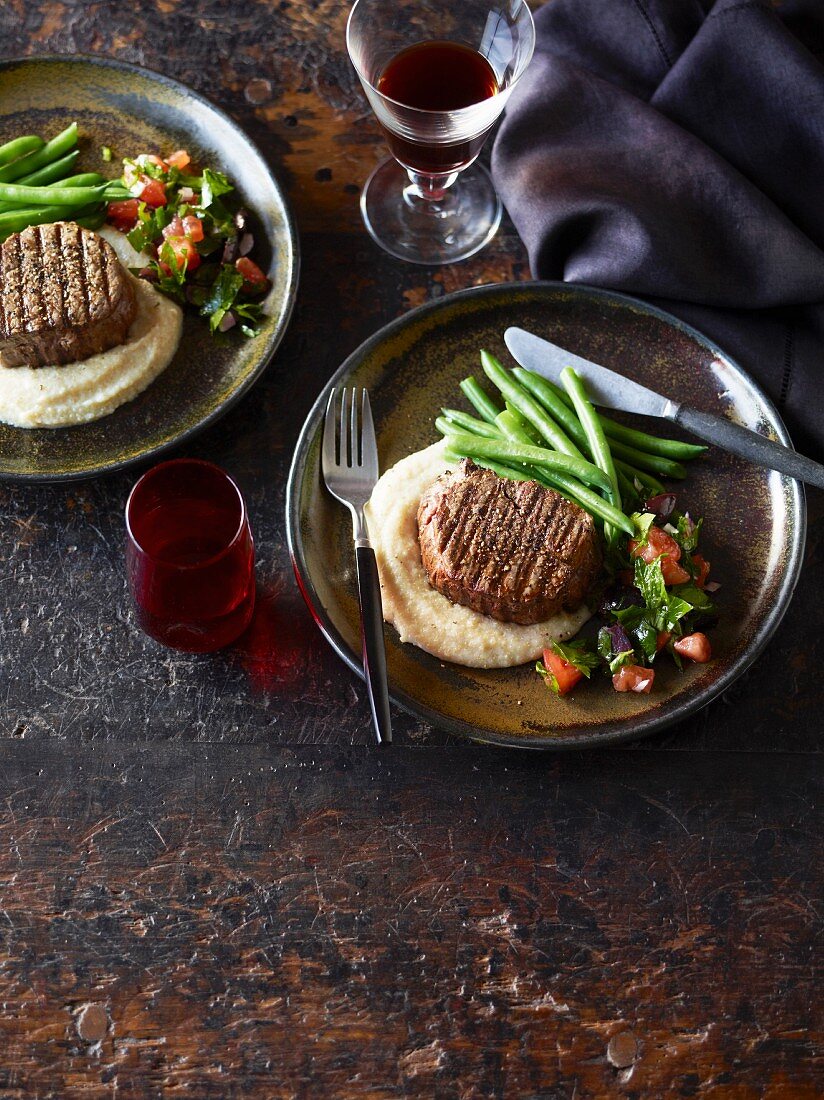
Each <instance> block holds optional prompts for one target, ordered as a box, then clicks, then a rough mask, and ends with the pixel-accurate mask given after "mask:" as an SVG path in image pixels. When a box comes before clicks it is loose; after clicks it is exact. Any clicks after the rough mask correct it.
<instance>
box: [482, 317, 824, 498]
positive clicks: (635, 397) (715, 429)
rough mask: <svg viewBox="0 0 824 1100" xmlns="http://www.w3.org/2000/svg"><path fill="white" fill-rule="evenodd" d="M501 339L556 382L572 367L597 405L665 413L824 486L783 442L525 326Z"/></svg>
mask: <svg viewBox="0 0 824 1100" xmlns="http://www.w3.org/2000/svg"><path fill="white" fill-rule="evenodd" d="M504 342H505V344H506V346H507V347H508V348H509V350H510V352H511V354H512V356H513V358H515V359H517V361H518V362H519V363H520V364H521V366H522V367H524V368H525V369H526V370H531V371H534V373H535V374H540V375H541V376H542V377H543V378H548V379H549V380H550V381H551V382H555V383H558V382H559V380H560V376H561V371H562V370H563V369H564V367H572V368H573V369H574V370H575V372H576V373H577V374H578V375H580V377H581V378H582V379H583V380H584V382H585V383H586V386H587V390H588V391H589V395H590V397H591V398H592V401H593V403H594V404H595V405H601V406H602V407H603V408H606V409H622V410H623V411H624V412H630V413H640V414H642V415H644V416H660V417H664V418H665V419H666V420H671V421H672V422H673V424H680V425H681V427H682V428H686V430H687V431H689V432H692V433H693V435H697V436H698V437H699V438H700V439H704V440H706V441H707V442H708V443H713V444H715V446H717V447H721V448H722V449H723V450H725V451H730V452H731V453H732V454H735V455H738V456H739V457H741V458H746V459H748V460H749V461H750V462H755V463H756V464H757V465H759V466H766V467H767V468H768V469H770V470H778V471H779V473H782V474H789V475H790V477H795V478H798V480H799V481H806V482H807V483H808V484H810V485H817V486H818V488H819V489H824V465H822V464H821V463H820V462H814V461H813V460H812V459H811V458H805V457H804V456H803V455H800V454H797V453H796V452H795V451H794V450H792V449H791V448H790V447H785V446H784V445H783V444H782V443H777V442H775V441H774V440H772V439H767V438H766V436H763V435H759V434H758V432H754V431H751V430H750V429H749V428H743V427H742V426H741V425H740V424H734V423H733V422H732V421H731V420H727V419H726V418H725V417H723V416H715V415H713V414H712V413H706V412H701V410H700V409H694V408H692V407H691V406H690V405H681V404H679V403H678V402H677V401H673V400H672V399H671V398H668V397H664V396H663V395H662V394H660V393H656V392H655V391H654V390H650V389H647V387H646V386H642V385H640V383H638V382H633V381H632V379H631V378H625V377H624V376H623V375H622V374H617V373H616V372H615V371H612V370H609V369H608V368H607V367H602V366H599V364H598V363H591V362H590V361H589V360H588V359H582V358H581V356H580V355H574V354H573V353H572V352H570V351H566V350H565V349H564V348H559V347H558V346H557V345H556V344H552V343H550V341H549V340H544V339H543V338H542V337H540V336H536V335H535V334H534V333H532V332H527V331H526V330H525V329H522V328H508V329H507V330H506V332H505V333H504Z"/></svg>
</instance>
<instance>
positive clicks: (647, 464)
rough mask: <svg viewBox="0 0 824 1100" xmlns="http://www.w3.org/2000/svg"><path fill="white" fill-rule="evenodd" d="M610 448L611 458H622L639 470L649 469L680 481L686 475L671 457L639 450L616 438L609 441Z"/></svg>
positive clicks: (678, 463)
mask: <svg viewBox="0 0 824 1100" xmlns="http://www.w3.org/2000/svg"><path fill="white" fill-rule="evenodd" d="M610 450H611V451H612V456H613V458H620V459H623V461H624V462H628V463H629V464H630V465H631V466H637V467H639V468H640V469H641V470H649V471H650V472H652V473H654V474H660V475H661V476H662V477H667V478H669V477H671V478H675V479H676V480H678V481H680V480H681V479H682V478H685V477H686V476H687V471H686V470H685V469H684V467H683V466H682V465H681V463H680V462H675V461H674V459H671V458H663V457H662V456H661V455H653V454H649V453H648V452H647V451H639V450H637V449H636V448H635V447H628V446H627V445H626V443H621V442H620V441H619V440H617V439H613V440H612V441H611V442H610Z"/></svg>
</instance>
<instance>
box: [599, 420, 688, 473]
mask: <svg viewBox="0 0 824 1100" xmlns="http://www.w3.org/2000/svg"><path fill="white" fill-rule="evenodd" d="M601 423H602V424H603V425H604V431H605V432H606V433H607V435H608V436H609V437H610V439H615V440H617V441H618V442H619V443H624V444H626V445H627V446H629V447H635V448H637V449H638V450H640V451H649V453H650V454H654V455H660V456H661V457H662V458H674V459H677V460H678V459H680V460H683V461H686V462H689V460H690V459H691V458H697V457H698V456H699V455H702V454H703V453H704V451H706V450H708V449H709V448H707V447H704V446H702V445H701V444H699V443H682V442H681V440H680V439H662V438H661V437H660V436H657V435H649V434H648V433H647V432H639V431H638V430H637V429H635V428H628V427H627V426H626V425H625V424H619V423H618V422H617V420H609V419H608V418H607V417H605V416H602V417H601Z"/></svg>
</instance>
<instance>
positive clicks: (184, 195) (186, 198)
mask: <svg viewBox="0 0 824 1100" xmlns="http://www.w3.org/2000/svg"><path fill="white" fill-rule="evenodd" d="M194 197H195V193H194V191H193V190H192V188H191V187H181V188H180V191H178V198H179V199H180V201H181V202H191V201H192V199H193V198H194Z"/></svg>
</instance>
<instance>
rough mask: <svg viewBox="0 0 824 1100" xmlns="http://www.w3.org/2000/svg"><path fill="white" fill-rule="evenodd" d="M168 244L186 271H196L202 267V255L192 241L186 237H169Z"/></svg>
mask: <svg viewBox="0 0 824 1100" xmlns="http://www.w3.org/2000/svg"><path fill="white" fill-rule="evenodd" d="M166 244H167V245H169V247H170V248H171V249H172V251H173V252H174V254H175V258H176V260H177V262H178V264H180V265H181V266H182V267H185V268H186V271H187V272H189V271H196V270H197V269H198V268H199V267H200V254H199V253H198V251H197V249H196V248H195V246H194V245H193V244H192V242H191V241H187V240H186V238H185V237H167V238H166Z"/></svg>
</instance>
